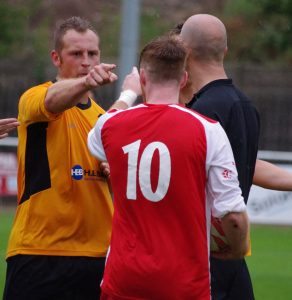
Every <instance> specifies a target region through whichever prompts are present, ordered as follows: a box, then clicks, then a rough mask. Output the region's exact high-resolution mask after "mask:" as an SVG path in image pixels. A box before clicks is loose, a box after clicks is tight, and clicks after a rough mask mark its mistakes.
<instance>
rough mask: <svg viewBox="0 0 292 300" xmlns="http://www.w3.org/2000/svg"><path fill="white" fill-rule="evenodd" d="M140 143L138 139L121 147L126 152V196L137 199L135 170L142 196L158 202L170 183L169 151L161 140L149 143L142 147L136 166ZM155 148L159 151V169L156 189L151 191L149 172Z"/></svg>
mask: <svg viewBox="0 0 292 300" xmlns="http://www.w3.org/2000/svg"><path fill="white" fill-rule="evenodd" d="M140 144H141V140H138V141H136V142H134V143H131V144H129V145H126V146H124V147H123V148H122V149H123V151H124V153H125V154H128V178H127V198H128V199H130V200H136V199H137V171H139V172H138V178H139V185H140V188H141V192H142V194H143V196H144V197H145V198H146V199H148V200H150V201H152V202H158V201H160V200H162V199H163V198H164V196H165V195H166V193H167V191H168V187H169V183H170V175H171V162H170V153H169V150H168V148H167V146H166V145H165V144H163V143H161V142H153V143H150V144H149V145H147V147H146V148H145V149H144V151H143V153H142V155H141V158H140V164H139V166H138V153H139V148H140ZM155 150H158V152H159V169H158V184H157V188H156V191H153V190H152V187H151V174H150V173H151V162H152V159H153V154H154V152H155Z"/></svg>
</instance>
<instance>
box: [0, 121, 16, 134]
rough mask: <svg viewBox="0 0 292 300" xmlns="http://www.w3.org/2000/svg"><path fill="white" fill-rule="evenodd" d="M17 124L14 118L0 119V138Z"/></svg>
mask: <svg viewBox="0 0 292 300" xmlns="http://www.w3.org/2000/svg"><path fill="white" fill-rule="evenodd" d="M17 126H19V122H18V121H17V119H15V118H7V119H0V139H3V138H5V137H7V136H8V132H9V131H11V130H13V129H15V128H16V127H17Z"/></svg>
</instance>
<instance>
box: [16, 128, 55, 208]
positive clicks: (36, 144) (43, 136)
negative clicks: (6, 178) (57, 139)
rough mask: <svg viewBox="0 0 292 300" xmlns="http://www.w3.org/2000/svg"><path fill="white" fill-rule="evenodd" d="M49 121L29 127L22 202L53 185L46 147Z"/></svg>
mask: <svg viewBox="0 0 292 300" xmlns="http://www.w3.org/2000/svg"><path fill="white" fill-rule="evenodd" d="M47 127H48V122H40V123H34V124H31V125H29V126H28V127H27V138H26V151H25V188H24V193H23V195H22V197H21V199H20V203H19V204H21V203H23V202H24V201H26V200H28V199H29V198H30V196H31V195H33V194H35V193H38V192H40V191H43V190H46V189H48V188H50V187H51V177H50V167H49V160H48V153H47V147H46V140H47Z"/></svg>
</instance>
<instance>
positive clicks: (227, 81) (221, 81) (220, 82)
mask: <svg viewBox="0 0 292 300" xmlns="http://www.w3.org/2000/svg"><path fill="white" fill-rule="evenodd" d="M230 84H232V79H230V78H226V79H216V80H213V81H211V82H209V83H207V84H206V85H204V86H203V87H202V88H201V89H200V90H199V91H198V92H197V93H195V94H194V95H193V98H192V100H191V101H190V102H188V103H187V104H186V107H188V108H190V107H192V105H193V104H194V103H195V102H196V101H197V99H198V98H200V96H201V95H202V94H203V93H204V92H205V91H207V90H208V89H209V88H210V87H214V86H218V85H230Z"/></svg>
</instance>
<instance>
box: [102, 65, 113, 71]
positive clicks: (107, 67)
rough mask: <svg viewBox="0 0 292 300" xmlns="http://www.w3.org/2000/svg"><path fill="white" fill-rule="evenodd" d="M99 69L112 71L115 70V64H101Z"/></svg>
mask: <svg viewBox="0 0 292 300" xmlns="http://www.w3.org/2000/svg"><path fill="white" fill-rule="evenodd" d="M101 67H102V68H103V69H104V70H105V71H112V70H113V69H115V68H116V65H115V64H104V63H102V64H101Z"/></svg>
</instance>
